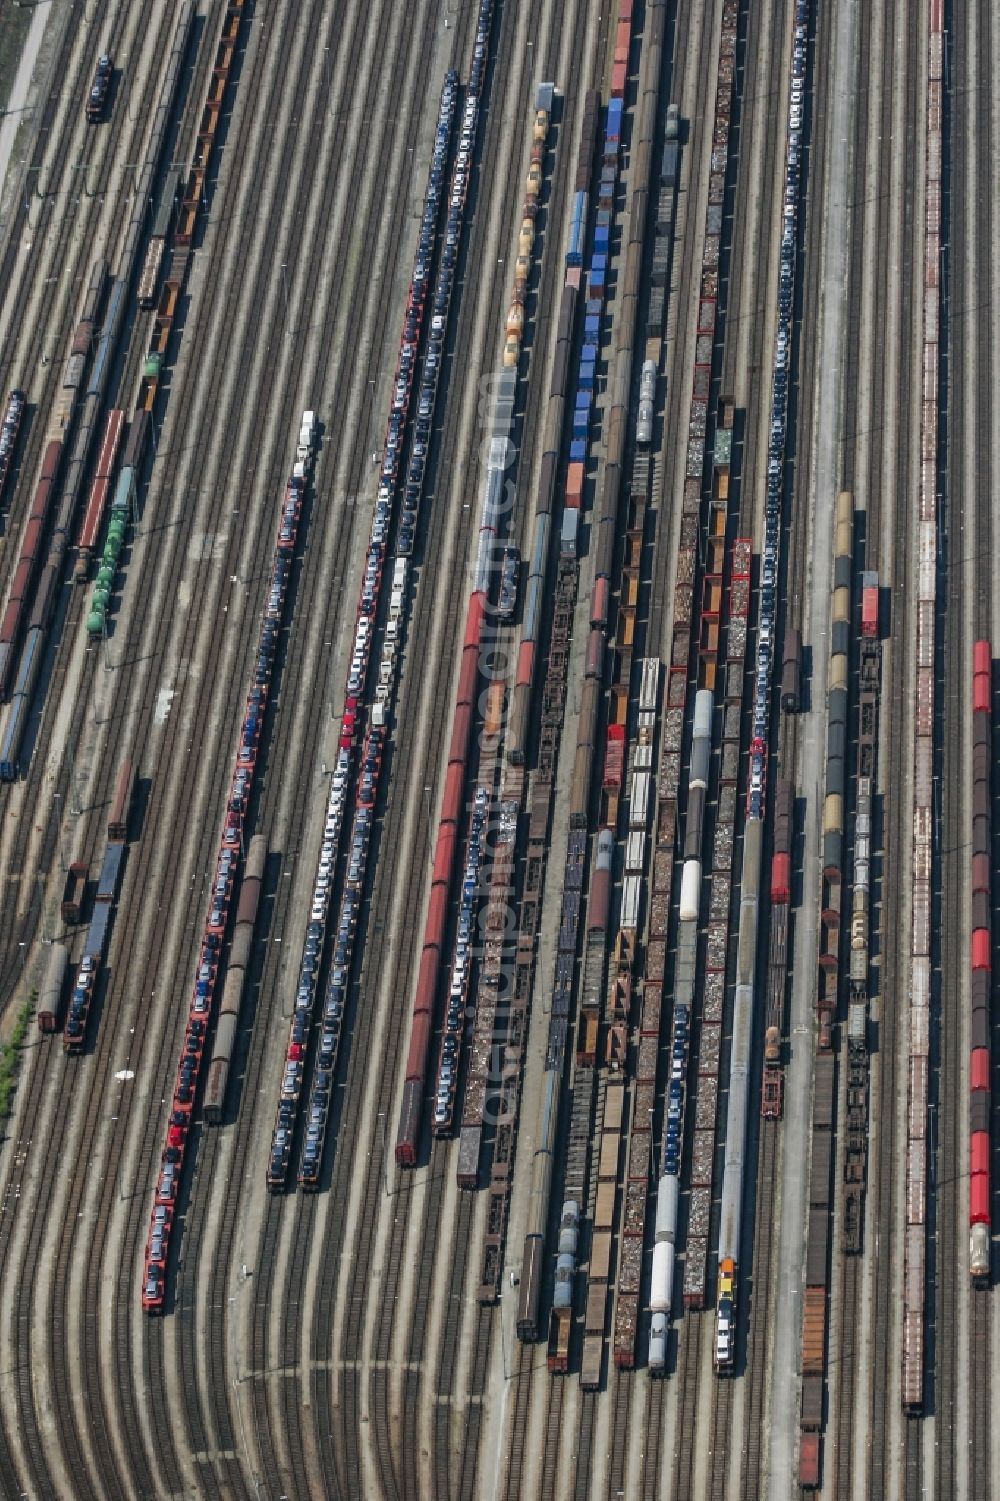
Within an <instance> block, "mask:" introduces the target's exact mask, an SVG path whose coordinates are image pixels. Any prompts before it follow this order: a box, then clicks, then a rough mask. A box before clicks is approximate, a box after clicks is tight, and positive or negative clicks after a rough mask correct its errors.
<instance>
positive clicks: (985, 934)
mask: <svg viewBox="0 0 1000 1501" xmlns="http://www.w3.org/2000/svg"><path fill="white" fill-rule="evenodd" d="M990 967H991V963H990V930H989V928H974V929H973V930H972V968H973V969H989V968H990Z"/></svg>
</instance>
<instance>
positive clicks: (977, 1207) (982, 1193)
mask: <svg viewBox="0 0 1000 1501" xmlns="http://www.w3.org/2000/svg"><path fill="white" fill-rule="evenodd" d="M969 1223H970V1225H988V1224H989V1223H990V1179H989V1174H988V1173H973V1175H972V1178H971V1180H970V1183H969Z"/></svg>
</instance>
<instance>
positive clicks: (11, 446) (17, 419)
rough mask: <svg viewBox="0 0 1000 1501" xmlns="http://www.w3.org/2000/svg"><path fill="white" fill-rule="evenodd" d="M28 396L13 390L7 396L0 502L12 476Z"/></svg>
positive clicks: (0, 437) (0, 430)
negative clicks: (12, 466)
mask: <svg viewBox="0 0 1000 1501" xmlns="http://www.w3.org/2000/svg"><path fill="white" fill-rule="evenodd" d="M26 401H27V398H26V397H25V394H24V392H23V391H19V390H14V391H11V393H10V395H9V396H8V397H7V407H6V410H5V411H4V414H3V425H2V426H0V502H2V501H3V497H4V491H5V490H6V488H7V480H8V479H9V477H10V470H11V465H12V464H13V462H14V452H15V450H16V448H17V439H18V434H19V433H20V431H21V423H22V421H23V419H24V408H25V405H26Z"/></svg>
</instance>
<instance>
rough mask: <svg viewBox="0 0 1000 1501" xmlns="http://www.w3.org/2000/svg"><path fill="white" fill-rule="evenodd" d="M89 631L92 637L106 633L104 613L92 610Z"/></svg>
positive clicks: (88, 617)
mask: <svg viewBox="0 0 1000 1501" xmlns="http://www.w3.org/2000/svg"><path fill="white" fill-rule="evenodd" d="M87 630H88V631H89V632H90V634H91V635H92V636H100V635H102V634H103V631H104V611H103V610H91V612H90V614H89V615H88V616H87Z"/></svg>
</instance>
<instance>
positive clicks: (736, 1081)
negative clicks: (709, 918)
mask: <svg viewBox="0 0 1000 1501" xmlns="http://www.w3.org/2000/svg"><path fill="white" fill-rule="evenodd" d="M808 23H809V0H795V13H794V17H793V31H792V57H791V67H790V79H789V82H790V99H789V105H788V116H787V119H788V132H787V144H786V152H785V172H784V194H783V203H782V210H781V261H780V268H779V285H778V321H777V333H776V338H775V348H774V359H773V366H772V383H771V423H770V433H771V436H770V440H769V445H768V466H767V501H766V512H765V529H764V552H763V567H762V570H761V595H760V621H759V629H758V633H757V648H756V666H755V681H754V697H753V714H752V732H751V733H752V741H751V747H750V773H749V786H748V789H747V806H746V824H745V829H744V842H743V871H742V880H741V897H740V921H739V939H738V950H737V953H738V960H737V973H736V994H735V1002H734V1010H733V1045H732V1051H731V1055H730V1087H729V1101H728V1107H727V1114H726V1149H725V1166H724V1170H723V1182H722V1215H721V1219H720V1227H719V1247H718V1254H719V1278H718V1297H717V1303H716V1338H715V1365H716V1369H717V1370H718V1371H719V1372H720V1373H726V1372H730V1371H732V1369H733V1365H734V1361H735V1344H736V1318H735V1311H736V1300H737V1297H738V1287H739V1259H740V1232H741V1228H742V1203H743V1173H744V1153H745V1142H746V1128H747V1104H748V1099H749V1085H748V1080H749V1069H750V1052H751V1046H752V1038H753V1025H754V997H755V987H756V974H755V971H756V955H757V928H758V907H759V890H760V861H761V854H762V829H763V819H764V814H765V798H766V792H767V764H768V747H769V742H770V732H771V692H772V667H773V660H772V659H773V643H774V641H775V638H776V632H775V622H776V611H777V599H778V589H777V582H778V569H779V562H780V540H781V510H782V503H781V498H782V483H783V468H784V452H785V424H786V414H787V398H788V372H789V365H790V355H791V342H792V311H791V290H792V287H793V284H794V280H795V255H796V238H797V232H798V210H799V172H798V166H797V163H798V158H799V152H800V150H801V146H802V105H801V99H802V94H803V91H804V89H805V87H806V72H807V30H808Z"/></svg>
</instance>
